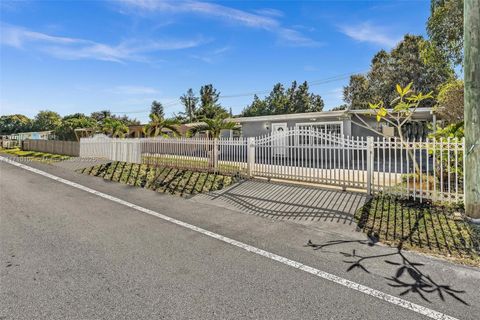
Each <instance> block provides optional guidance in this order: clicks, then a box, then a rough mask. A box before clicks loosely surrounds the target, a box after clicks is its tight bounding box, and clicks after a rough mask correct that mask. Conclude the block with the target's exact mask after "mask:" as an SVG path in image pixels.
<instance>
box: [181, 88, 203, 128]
mask: <svg viewBox="0 0 480 320" xmlns="http://www.w3.org/2000/svg"><path fill="white" fill-rule="evenodd" d="M180 101H181V102H182V104H183V106H184V108H185V111H184V112H181V113H180V119H181V120H184V122H187V123H190V122H194V121H196V119H197V104H198V101H199V98H198V97H196V96H195V93H194V92H193V90H192V88H190V89H188V91H187V93H185V94H184V95H182V96H181V97H180Z"/></svg>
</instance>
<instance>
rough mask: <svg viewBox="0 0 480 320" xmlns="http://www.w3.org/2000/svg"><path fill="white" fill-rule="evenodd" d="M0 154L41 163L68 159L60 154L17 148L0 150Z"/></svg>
mask: <svg viewBox="0 0 480 320" xmlns="http://www.w3.org/2000/svg"><path fill="white" fill-rule="evenodd" d="M0 153H6V154H10V155H13V156H17V157H21V158H24V159H27V160H35V161H41V162H46V163H51V162H55V161H63V160H68V159H70V157H69V156H65V155H61V154H53V153H47V152H38V151H24V150H21V149H18V148H14V149H4V148H0Z"/></svg>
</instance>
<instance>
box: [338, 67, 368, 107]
mask: <svg viewBox="0 0 480 320" xmlns="http://www.w3.org/2000/svg"><path fill="white" fill-rule="evenodd" d="M369 93H370V88H369V83H368V80H367V78H366V77H365V76H364V75H361V74H354V75H352V76H351V77H350V83H349V84H348V86H346V87H344V88H343V100H344V101H345V102H346V103H347V104H348V105H350V106H355V107H354V108H355V109H367V108H368V101H371V100H372V99H371V97H369Z"/></svg>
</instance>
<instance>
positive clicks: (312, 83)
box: [112, 70, 368, 114]
mask: <svg viewBox="0 0 480 320" xmlns="http://www.w3.org/2000/svg"><path fill="white" fill-rule="evenodd" d="M367 71H368V70H363V71H359V72H351V73H345V74H340V75H336V76H332V77H329V78H324V79H320V80H313V81H307V82H308V85H309V86H310V87H313V86H318V85H323V84H327V83H331V82H335V81H340V80H344V79H347V78H349V77H350V76H352V75H354V74H361V73H365V72H367ZM270 92H271V90H260V91H252V92H246V93H236V94H228V95H222V94H220V96H219V98H222V99H230V98H241V97H250V96H253V95H256V94H267V93H270ZM162 105H163V107H164V108H169V107H173V106H176V105H180V102H178V101H176V100H172V101H171V102H167V103H165V104H163V103H162ZM149 111H150V109H144V110H137V111H125V112H120V111H112V113H120V114H130V113H144V112H149Z"/></svg>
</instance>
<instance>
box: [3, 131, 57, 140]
mask: <svg viewBox="0 0 480 320" xmlns="http://www.w3.org/2000/svg"><path fill="white" fill-rule="evenodd" d="M8 137H9V139H10V140H17V141H23V140H27V139H30V140H49V139H51V138H53V137H54V135H53V131H34V132H19V133H12V134H11V135H9V136H8Z"/></svg>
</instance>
